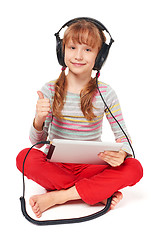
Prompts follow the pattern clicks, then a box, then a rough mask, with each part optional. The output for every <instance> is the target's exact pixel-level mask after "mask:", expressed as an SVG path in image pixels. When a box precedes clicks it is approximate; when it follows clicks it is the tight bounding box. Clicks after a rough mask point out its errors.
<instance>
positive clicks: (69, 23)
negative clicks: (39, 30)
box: [54, 17, 114, 44]
mask: <svg viewBox="0 0 160 240" xmlns="http://www.w3.org/2000/svg"><path fill="white" fill-rule="evenodd" d="M80 20H85V21H87V22H91V23H93V24H94V25H96V27H97V28H98V29H99V30H100V31H106V32H107V33H108V34H109V36H110V43H111V44H112V43H113V42H114V40H113V38H112V36H111V34H110V32H109V31H108V30H107V28H106V27H105V26H104V25H103V24H102V23H101V22H100V21H98V20H96V19H94V18H89V17H79V18H73V19H71V20H69V21H68V22H66V23H65V24H64V25H63V26H62V27H61V28H60V29H59V31H58V32H57V33H55V34H54V35H55V36H57V35H59V33H60V31H61V30H62V29H63V28H65V27H66V26H67V27H69V26H70V25H72V24H73V23H76V22H78V21H80ZM110 43H109V44H110Z"/></svg>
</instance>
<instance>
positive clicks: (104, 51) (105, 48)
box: [54, 17, 114, 71]
mask: <svg viewBox="0 0 160 240" xmlns="http://www.w3.org/2000/svg"><path fill="white" fill-rule="evenodd" d="M80 20H85V21H87V22H91V23H93V24H94V25H95V26H96V27H97V28H98V29H99V31H106V32H107V33H108V34H109V36H110V42H109V44H107V43H105V42H103V44H102V47H101V50H100V51H99V53H98V55H97V58H96V61H95V66H94V68H93V70H98V71H99V70H100V69H101V67H102V65H103V64H104V62H105V60H106V58H107V56H108V53H109V49H110V47H111V45H112V43H113V42H114V40H113V38H112V37H111V34H110V33H109V31H108V30H107V28H106V27H105V26H104V25H103V24H102V23H101V22H100V21H98V20H96V19H94V18H89V17H79V18H73V19H71V20H70V21H68V22H66V23H65V24H64V25H63V26H62V27H61V28H60V29H59V31H58V32H57V33H55V34H54V35H55V36H56V43H57V45H56V51H57V58H58V62H59V64H60V65H62V66H63V67H65V66H66V65H65V62H64V52H63V47H62V39H60V36H59V33H60V31H61V30H62V29H63V28H65V27H66V26H67V27H69V26H70V25H72V24H73V23H76V22H78V21H80Z"/></svg>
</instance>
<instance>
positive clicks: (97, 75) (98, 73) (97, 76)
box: [96, 71, 135, 158]
mask: <svg viewBox="0 0 160 240" xmlns="http://www.w3.org/2000/svg"><path fill="white" fill-rule="evenodd" d="M99 76H100V71H97V73H96V84H97V89H98V91H99V94H100V96H101V99H102V100H103V102H104V105H105V106H106V109H107V110H108V111H109V113H110V114H111V116H112V117H113V118H114V120H115V121H116V123H117V124H118V126H119V127H120V129H121V131H122V132H123V134H124V135H125V137H126V139H127V141H128V143H129V146H130V148H131V150H132V153H133V157H134V158H135V153H134V150H133V147H132V145H131V143H130V140H129V138H128V136H127V134H126V133H125V131H124V129H123V128H122V126H121V124H120V123H119V122H118V120H117V119H116V118H115V116H114V115H113V113H112V112H111V110H110V109H109V107H108V105H107V103H106V102H105V100H104V98H103V96H102V93H101V91H100V89H99V86H98V78H99Z"/></svg>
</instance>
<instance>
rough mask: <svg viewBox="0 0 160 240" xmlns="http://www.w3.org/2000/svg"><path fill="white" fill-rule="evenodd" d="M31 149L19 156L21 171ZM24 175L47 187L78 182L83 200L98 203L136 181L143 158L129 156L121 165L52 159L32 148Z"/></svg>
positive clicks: (23, 151)
mask: <svg viewBox="0 0 160 240" xmlns="http://www.w3.org/2000/svg"><path fill="white" fill-rule="evenodd" d="M27 151H28V149H24V150H22V151H21V152H20V153H19V154H18V156H17V168H18V169H19V170H20V171H21V172H22V166H23V160H24V157H25V155H26V153H27ZM24 173H25V176H27V178H29V179H32V180H33V181H35V182H37V183H38V184H40V185H41V186H42V187H44V188H45V189H47V190H60V189H67V188H70V187H72V186H74V185H75V187H76V189H77V191H78V193H79V195H80V197H81V198H82V200H83V201H84V202H86V203H88V204H91V205H92V204H96V203H98V202H101V201H102V200H104V199H107V198H109V197H110V196H111V195H113V193H115V192H116V191H118V190H120V189H122V188H124V187H127V186H133V185H134V184H136V183H137V182H138V181H139V180H140V179H141V178H142V176H143V169H142V166H141V164H140V162H139V161H138V160H136V159H134V158H128V159H126V160H125V161H124V163H123V164H122V165H121V166H119V167H111V166H110V165H88V164H66V163H51V162H48V161H47V160H46V154H45V153H43V152H42V151H40V150H37V149H32V150H31V152H30V153H29V155H28V157H27V159H26V162H25V170H24Z"/></svg>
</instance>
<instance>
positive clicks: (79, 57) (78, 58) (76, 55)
mask: <svg viewBox="0 0 160 240" xmlns="http://www.w3.org/2000/svg"><path fill="white" fill-rule="evenodd" d="M75 59H76V60H78V61H81V60H82V59H83V53H82V50H81V49H77V51H76V53H75Z"/></svg>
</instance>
